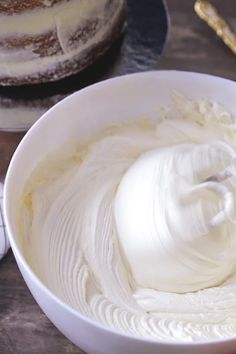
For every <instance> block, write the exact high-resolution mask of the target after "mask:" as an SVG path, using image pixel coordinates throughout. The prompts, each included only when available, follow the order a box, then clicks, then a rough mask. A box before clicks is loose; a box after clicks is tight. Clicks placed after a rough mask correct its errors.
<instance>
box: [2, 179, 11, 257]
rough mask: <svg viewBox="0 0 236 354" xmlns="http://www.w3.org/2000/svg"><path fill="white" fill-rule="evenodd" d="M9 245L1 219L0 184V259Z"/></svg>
mask: <svg viewBox="0 0 236 354" xmlns="http://www.w3.org/2000/svg"><path fill="white" fill-rule="evenodd" d="M9 248H10V243H9V240H8V237H7V232H6V227H5V223H4V217H3V184H2V183H0V259H1V258H2V257H3V256H4V255H5V254H6V253H7V251H8V250H9Z"/></svg>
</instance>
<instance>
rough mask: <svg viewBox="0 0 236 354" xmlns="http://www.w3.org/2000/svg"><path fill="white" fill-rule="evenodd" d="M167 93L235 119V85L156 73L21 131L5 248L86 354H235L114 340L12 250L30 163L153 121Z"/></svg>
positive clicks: (83, 97)
mask: <svg viewBox="0 0 236 354" xmlns="http://www.w3.org/2000/svg"><path fill="white" fill-rule="evenodd" d="M174 90H177V91H179V92H182V93H183V94H184V95H186V96H187V97H189V98H192V99H198V98H200V97H207V98H208V99H210V100H215V101H217V102H219V103H222V104H223V105H225V107H227V108H228V109H229V110H231V111H232V112H233V113H234V114H235V115H236V99H235V97H236V83H234V82H232V81H229V80H225V79H222V78H218V77H213V76H209V75H203V74H197V73H186V72H177V71H158V72H147V73H140V74H133V75H127V76H123V77H119V78H115V79H111V80H107V81H104V82H101V83H98V84H95V85H93V86H90V87H88V88H85V89H83V90H81V91H79V92H77V93H75V94H73V95H72V96H70V97H68V98H66V99H65V100H63V101H61V102H60V103H58V104H57V105H56V106H54V107H53V108H51V109H50V110H49V111H48V112H47V113H45V114H44V116H43V117H42V118H41V119H40V120H39V121H38V122H37V123H36V124H35V125H34V126H33V127H32V128H31V129H30V130H29V132H28V133H27V134H26V136H25V137H24V139H23V140H22V142H21V143H20V145H19V147H18V149H17V150H16V152H15V154H14V157H13V159H12V161H11V164H10V167H9V170H8V174H7V177H6V184H5V203H4V204H5V205H4V210H5V218H6V225H7V230H8V234H9V238H10V243H11V246H12V249H13V252H14V255H15V258H16V261H17V263H18V266H19V268H20V270H21V272H22V275H23V277H24V279H25V281H26V283H27V285H28V287H29V289H30V291H31V293H32V294H33V296H34V298H35V299H36V301H37V302H38V304H39V306H40V307H41V308H42V310H43V311H44V312H45V313H46V315H47V316H48V317H49V319H50V320H51V321H52V322H53V323H54V324H55V326H56V327H57V328H58V329H59V330H60V331H61V332H62V333H63V334H64V335H65V336H66V337H68V338H69V339H70V340H71V341H72V342H73V343H75V344H76V345H78V346H79V347H81V348H82V349H83V350H85V351H87V352H88V353H90V354H111V353H112V354H121V353H124V354H131V353H132V354H134V353H135V354H144V353H145V354H158V353H161V354H171V353H175V354H177V353H178V354H198V353H214V354H217V353H233V352H234V353H235V348H236V337H235V338H234V339H233V338H231V339H227V340H219V341H214V342H198V343H179V342H168V341H157V340H150V339H145V338H140V337H134V336H131V335H126V334H121V333H119V332H116V331H114V330H111V329H109V328H107V327H104V326H103V325H101V324H99V323H96V322H94V321H93V320H91V319H89V318H86V317H84V316H83V315H81V314H80V313H79V312H77V311H75V310H73V309H72V308H70V307H69V306H68V305H67V304H65V303H63V302H62V301H61V300H59V299H58V298H57V297H56V296H55V295H54V294H53V293H52V292H50V291H49V290H48V289H47V288H46V287H45V286H44V284H42V282H40V280H39V279H38V278H37V276H36V275H35V274H34V273H33V271H32V270H31V268H30V266H29V264H27V262H26V261H25V258H24V254H22V251H21V249H20V247H19V242H18V233H17V229H16V205H17V201H18V199H19V197H20V195H21V193H22V189H23V186H24V184H25V182H26V180H27V178H28V176H29V174H30V173H31V171H32V170H33V169H34V168H35V166H36V165H37V164H38V162H39V161H40V160H41V159H43V158H44V156H45V155H46V154H47V153H48V152H49V151H52V150H55V149H56V148H58V147H59V146H61V145H63V144H64V143H65V142H68V140H70V139H71V140H74V139H75V138H76V139H77V140H78V142H79V141H81V139H84V138H86V137H88V136H89V135H90V134H93V133H94V132H97V131H99V130H101V129H103V128H104V127H105V126H107V125H110V124H111V123H114V122H118V121H120V120H124V119H127V120H130V119H133V118H136V117H140V116H143V115H149V116H151V117H152V118H154V119H155V117H156V116H157V112H158V111H159V109H160V107H162V106H164V105H167V104H168V103H169V102H170V100H171V95H172V93H173V91H174Z"/></svg>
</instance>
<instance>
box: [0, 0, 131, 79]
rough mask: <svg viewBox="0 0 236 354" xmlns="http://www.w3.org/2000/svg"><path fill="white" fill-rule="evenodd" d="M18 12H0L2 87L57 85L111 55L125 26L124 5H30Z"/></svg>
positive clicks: (116, 1)
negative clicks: (103, 57)
mask: <svg viewBox="0 0 236 354" xmlns="http://www.w3.org/2000/svg"><path fill="white" fill-rule="evenodd" d="M27 4H28V5H27ZM24 5H25V6H24ZM18 7H20V10H21V11H17V6H16V5H14V3H13V4H10V3H8V2H7V4H6V6H5V7H4V6H3V5H2V6H1V7H0V83H1V84H2V85H16V84H25V83H40V82H44V81H52V80H56V79H60V78H62V77H65V76H68V75H70V74H73V73H75V72H78V71H79V70H82V69H83V68H84V67H86V66H87V65H88V64H89V63H91V62H92V61H94V58H97V57H98V56H99V55H101V54H102V53H104V52H105V50H106V49H107V48H108V47H109V46H110V45H111V43H112V42H113V41H114V39H115V38H117V36H118V35H119V33H120V32H121V29H122V27H123V22H124V0H90V1H87V0H70V1H65V0H63V1H62V0H61V1H36V3H34V2H31V5H30V3H29V2H27V1H26V3H25V2H23V5H22V6H20V5H18ZM7 10H8V11H7Z"/></svg>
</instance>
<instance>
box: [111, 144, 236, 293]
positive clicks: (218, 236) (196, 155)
mask: <svg viewBox="0 0 236 354" xmlns="http://www.w3.org/2000/svg"><path fill="white" fill-rule="evenodd" d="M232 153H233V156H232V154H231V152H229V151H228V149H227V146H225V144H223V143H221V142H219V143H213V144H204V145H199V144H178V145H174V146H171V147H165V148H160V149H156V150H152V151H149V152H147V153H145V154H143V155H141V157H139V158H138V159H137V161H136V162H135V163H134V164H132V165H131V167H130V168H129V170H128V171H127V172H126V174H125V175H124V176H123V178H122V180H121V183H120V185H119V188H118V191H117V194H116V198H115V216H116V225H117V230H118V236H119V240H120V242H121V245H122V249H123V251H124V253H125V255H126V258H127V260H128V262H129V265H130V267H131V270H132V274H133V277H134V278H135V281H136V283H137V284H138V285H139V286H140V287H143V288H144V287H145V288H151V289H156V290H163V291H169V292H177V293H184V292H190V291H196V290H200V289H203V288H206V287H210V286H214V285H218V284H220V283H221V282H222V281H223V280H225V279H226V278H227V276H228V275H230V274H231V273H232V271H233V270H234V268H235V266H236V257H235V254H236V240H235V236H236V235H235V226H234V225H233V224H232V222H231V221H230V220H231V215H234V189H235V187H236V177H231V178H227V179H226V180H227V184H228V183H229V182H230V183H231V185H230V186H227V184H225V181H226V180H223V181H207V182H206V179H207V178H209V177H210V176H216V175H217V174H218V173H219V172H222V170H223V169H224V168H226V166H227V165H226V162H227V163H228V164H229V163H232V161H233V158H235V157H236V151H235V152H234V151H233V152H232ZM231 160H232V161H231ZM230 187H231V188H230ZM235 197H236V195H235ZM224 200H225V202H224V204H225V205H223V206H222V203H223V201H224ZM227 222H228V224H227Z"/></svg>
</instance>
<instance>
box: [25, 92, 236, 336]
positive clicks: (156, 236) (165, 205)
mask: <svg viewBox="0 0 236 354" xmlns="http://www.w3.org/2000/svg"><path fill="white" fill-rule="evenodd" d="M166 116H167V118H164V119H162V120H159V121H158V119H157V122H156V123H154V122H151V121H149V120H146V121H134V122H133V123H129V124H128V123H127V124H126V123H124V124H122V125H120V126H117V127H113V128H112V129H108V130H107V131H104V132H103V133H101V134H100V135H98V136H94V137H91V138H92V139H91V141H89V142H85V143H84V145H82V146H79V147H78V148H74V149H70V151H67V150H66V149H65V148H63V151H60V152H57V153H55V155H54V156H49V157H48V158H47V159H46V160H45V161H42V163H41V164H40V166H38V167H37V168H36V170H35V171H34V172H33V174H32V175H31V177H30V178H29V180H28V182H27V185H26V186H25V190H24V195H23V196H22V200H21V201H20V205H19V220H18V228H19V233H20V234H21V244H22V249H23V252H24V254H25V257H26V259H27V261H28V262H29V264H30V266H31V267H32V269H33V270H34V271H35V273H36V274H37V275H38V276H39V278H40V279H41V280H42V281H43V282H44V283H45V285H46V286H47V287H48V288H49V289H51V290H52V291H53V292H54V293H55V294H56V295H57V296H58V297H60V298H61V299H62V300H63V301H65V302H66V303H68V304H69V305H70V306H72V307H73V308H75V309H77V310H78V311H79V312H81V313H83V314H84V315H86V316H89V317H90V318H92V319H94V320H96V321H99V322H101V323H103V324H105V325H107V326H109V327H111V328H115V329H117V330H119V331H123V332H126V333H131V334H135V335H139V336H146V337H152V338H158V339H175V340H181V341H199V340H209V339H216V338H225V337H229V336H235V335H236V267H235V263H236V262H235V248H236V234H235V232H236V226H235V224H234V219H235V215H234V214H235V213H234V209H235V208H234V200H235V191H236V184H235V177H234V176H235V175H236V174H235V160H234V149H235V145H236V143H235V141H236V126H235V124H234V121H233V118H232V117H231V116H230V114H229V113H227V112H225V110H224V109H222V108H221V107H220V106H218V105H216V104H210V103H208V102H204V101H200V102H198V103H197V102H191V101H188V100H185V99H184V98H181V97H178V96H177V97H176V99H175V106H174V109H172V110H170V112H167V113H166ZM222 141H223V142H222ZM222 171H224V172H223V173H222ZM212 176H213V177H212ZM213 226H214V227H213ZM199 289H201V290H199Z"/></svg>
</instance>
